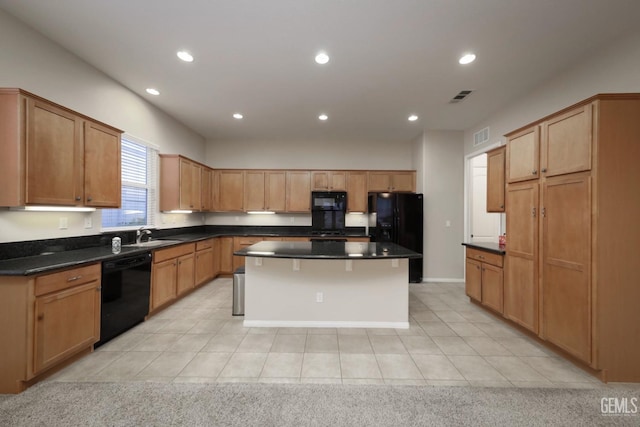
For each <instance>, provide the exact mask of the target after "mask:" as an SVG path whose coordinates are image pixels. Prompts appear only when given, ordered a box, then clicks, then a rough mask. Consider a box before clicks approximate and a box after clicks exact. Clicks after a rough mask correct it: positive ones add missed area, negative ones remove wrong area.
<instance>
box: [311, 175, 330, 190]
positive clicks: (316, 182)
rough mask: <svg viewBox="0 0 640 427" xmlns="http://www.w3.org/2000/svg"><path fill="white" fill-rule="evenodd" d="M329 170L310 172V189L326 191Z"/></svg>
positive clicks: (327, 188)
mask: <svg viewBox="0 0 640 427" xmlns="http://www.w3.org/2000/svg"><path fill="white" fill-rule="evenodd" d="M329 174H330V172H329V171H313V172H311V190H313V191H328V190H329Z"/></svg>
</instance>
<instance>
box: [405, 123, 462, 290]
mask: <svg viewBox="0 0 640 427" xmlns="http://www.w3.org/2000/svg"><path fill="white" fill-rule="evenodd" d="M414 159H415V160H414V162H415V165H414V167H415V168H416V170H417V175H418V176H421V177H422V179H421V180H420V181H419V182H418V191H419V192H422V193H423V194H424V252H423V256H424V270H423V276H424V279H423V280H424V281H461V280H463V277H464V250H463V246H462V245H461V244H462V241H463V237H464V221H463V220H464V215H463V212H464V211H463V207H464V197H463V196H464V193H463V188H464V133H463V132H458V131H429V130H425V132H424V134H423V136H422V138H418V139H416V140H415V141H414ZM447 221H448V222H449V224H450V225H449V226H447V225H446V224H447Z"/></svg>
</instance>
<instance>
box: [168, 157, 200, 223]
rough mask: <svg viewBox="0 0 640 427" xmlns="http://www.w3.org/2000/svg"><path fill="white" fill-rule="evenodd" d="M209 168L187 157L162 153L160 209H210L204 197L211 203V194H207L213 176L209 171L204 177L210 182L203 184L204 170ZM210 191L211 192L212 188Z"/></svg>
mask: <svg viewBox="0 0 640 427" xmlns="http://www.w3.org/2000/svg"><path fill="white" fill-rule="evenodd" d="M207 169H208V168H207V167H206V166H203V165H201V164H199V163H196V162H194V161H192V160H189V159H187V158H186V157H182V156H178V155H175V154H160V210H161V211H164V212H166V211H174V210H190V211H206V210H208V209H206V208H205V206H204V205H203V198H204V200H205V202H207V203H208V204H211V203H210V199H211V196H207V194H206V191H207V187H209V186H210V184H209V183H210V182H211V176H210V175H208V174H207V173H205V174H204V178H205V179H208V182H205V183H204V185H203V171H204V170H207ZM176 178H177V179H176ZM203 192H204V193H205V194H204V197H203ZM208 192H209V194H210V193H211V191H210V188H209V191H208Z"/></svg>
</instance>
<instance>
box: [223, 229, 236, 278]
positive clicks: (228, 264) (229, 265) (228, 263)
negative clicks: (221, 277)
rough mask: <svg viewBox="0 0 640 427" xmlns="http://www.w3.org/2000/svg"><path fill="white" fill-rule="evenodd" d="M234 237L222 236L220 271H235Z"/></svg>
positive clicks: (225, 272) (229, 272) (226, 272)
mask: <svg viewBox="0 0 640 427" xmlns="http://www.w3.org/2000/svg"><path fill="white" fill-rule="evenodd" d="M233 258H234V257H233V237H220V273H222V274H231V273H233Z"/></svg>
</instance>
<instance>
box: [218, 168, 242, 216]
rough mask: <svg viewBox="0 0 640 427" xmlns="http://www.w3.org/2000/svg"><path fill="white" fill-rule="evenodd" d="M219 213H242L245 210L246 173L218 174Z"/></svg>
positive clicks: (221, 172) (229, 172) (239, 171)
mask: <svg viewBox="0 0 640 427" xmlns="http://www.w3.org/2000/svg"><path fill="white" fill-rule="evenodd" d="M217 208H218V211H220V212H240V211H242V210H243V208H244V171H241V170H221V171H219V172H218V207H217Z"/></svg>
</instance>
